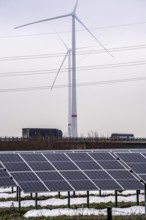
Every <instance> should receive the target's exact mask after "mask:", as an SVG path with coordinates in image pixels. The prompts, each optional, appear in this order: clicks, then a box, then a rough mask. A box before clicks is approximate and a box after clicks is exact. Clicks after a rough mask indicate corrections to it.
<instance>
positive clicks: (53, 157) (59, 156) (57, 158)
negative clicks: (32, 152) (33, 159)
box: [44, 153, 70, 162]
mask: <svg viewBox="0 0 146 220" xmlns="http://www.w3.org/2000/svg"><path fill="white" fill-rule="evenodd" d="M44 156H45V157H46V158H47V159H48V160H49V161H51V162H53V161H54V162H59V161H63V162H65V161H70V159H68V157H67V156H66V155H65V154H63V153H53V154H44Z"/></svg>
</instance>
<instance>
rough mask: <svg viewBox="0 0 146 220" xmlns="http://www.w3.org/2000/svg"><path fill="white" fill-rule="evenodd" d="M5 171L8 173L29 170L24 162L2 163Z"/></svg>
mask: <svg viewBox="0 0 146 220" xmlns="http://www.w3.org/2000/svg"><path fill="white" fill-rule="evenodd" d="M3 164H4V166H5V167H6V169H7V170H8V171H10V172H16V171H30V168H29V167H28V166H27V165H26V164H25V163H24V162H20V163H18V162H16V163H3Z"/></svg>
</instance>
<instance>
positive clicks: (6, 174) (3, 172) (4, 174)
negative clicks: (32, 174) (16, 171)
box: [0, 170, 10, 178]
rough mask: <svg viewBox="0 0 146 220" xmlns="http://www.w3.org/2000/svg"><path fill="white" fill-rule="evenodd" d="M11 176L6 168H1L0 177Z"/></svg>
mask: <svg viewBox="0 0 146 220" xmlns="http://www.w3.org/2000/svg"><path fill="white" fill-rule="evenodd" d="M3 177H10V175H9V174H8V173H7V171H6V170H0V178H3Z"/></svg>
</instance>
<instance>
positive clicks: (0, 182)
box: [0, 177, 16, 187]
mask: <svg viewBox="0 0 146 220" xmlns="http://www.w3.org/2000/svg"><path fill="white" fill-rule="evenodd" d="M13 186H16V183H15V182H14V181H13V180H12V179H11V178H9V177H4V178H0V187H13Z"/></svg>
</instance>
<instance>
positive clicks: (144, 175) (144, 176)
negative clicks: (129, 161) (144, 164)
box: [139, 174, 146, 182]
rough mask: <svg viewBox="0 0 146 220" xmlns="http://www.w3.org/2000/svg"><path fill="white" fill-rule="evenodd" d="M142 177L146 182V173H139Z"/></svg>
mask: <svg viewBox="0 0 146 220" xmlns="http://www.w3.org/2000/svg"><path fill="white" fill-rule="evenodd" d="M139 176H140V177H141V179H142V180H143V181H144V182H146V174H142V175H139Z"/></svg>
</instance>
